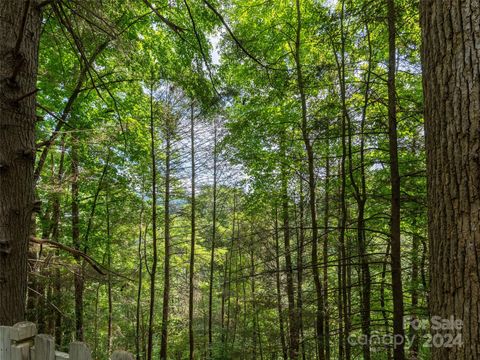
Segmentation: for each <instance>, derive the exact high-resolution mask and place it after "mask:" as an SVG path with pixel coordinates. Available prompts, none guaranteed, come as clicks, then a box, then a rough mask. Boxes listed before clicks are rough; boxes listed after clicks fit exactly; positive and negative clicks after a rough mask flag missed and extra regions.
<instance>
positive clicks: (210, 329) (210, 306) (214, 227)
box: [208, 122, 217, 359]
mask: <svg viewBox="0 0 480 360" xmlns="http://www.w3.org/2000/svg"><path fill="white" fill-rule="evenodd" d="M213 141H214V144H213V212H212V247H211V249H210V279H209V287H208V354H209V358H210V359H211V358H212V343H213V327H212V326H213V324H212V315H213V275H214V265H215V245H216V244H215V240H216V237H217V123H216V122H215V124H214V135H213Z"/></svg>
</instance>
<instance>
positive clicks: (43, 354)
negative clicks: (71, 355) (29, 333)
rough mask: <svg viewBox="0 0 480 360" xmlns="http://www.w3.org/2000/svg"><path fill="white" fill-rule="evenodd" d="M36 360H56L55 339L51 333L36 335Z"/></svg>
mask: <svg viewBox="0 0 480 360" xmlns="http://www.w3.org/2000/svg"><path fill="white" fill-rule="evenodd" d="M35 360H55V340H53V337H52V336H50V335H45V334H40V335H37V336H36V337H35Z"/></svg>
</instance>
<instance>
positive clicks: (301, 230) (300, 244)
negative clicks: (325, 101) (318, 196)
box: [297, 177, 325, 360]
mask: <svg viewBox="0 0 480 360" xmlns="http://www.w3.org/2000/svg"><path fill="white" fill-rule="evenodd" d="M299 183H300V189H299V191H300V199H299V202H300V204H299V205H300V206H299V213H300V214H299V215H300V216H299V226H298V231H297V319H298V330H299V333H300V336H299V338H300V344H301V347H302V359H303V360H306V352H305V336H304V326H303V287H302V286H303V266H304V264H303V254H304V252H305V206H304V205H305V197H304V195H303V179H302V177H299ZM324 309H325V307H324Z"/></svg>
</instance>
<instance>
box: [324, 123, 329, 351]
mask: <svg viewBox="0 0 480 360" xmlns="http://www.w3.org/2000/svg"><path fill="white" fill-rule="evenodd" d="M328 137H329V129H328V124H327V131H326V138H327V144H326V146H327V149H326V151H327V157H326V159H325V210H324V214H323V227H324V235H323V307H324V309H325V359H326V360H330V312H329V301H328V259H329V256H328V246H329V236H328V235H329V232H330V157H329V155H328V154H329V153H330V141H329V140H328Z"/></svg>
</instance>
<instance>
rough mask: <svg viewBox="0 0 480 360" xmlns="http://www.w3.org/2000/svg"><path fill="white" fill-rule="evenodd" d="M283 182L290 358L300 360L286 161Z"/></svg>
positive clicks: (282, 168) (282, 144) (282, 149)
mask: <svg viewBox="0 0 480 360" xmlns="http://www.w3.org/2000/svg"><path fill="white" fill-rule="evenodd" d="M285 146H286V138H285V133H283V135H282V140H281V144H280V148H281V150H280V151H281V153H282V154H283V157H284V158H286V149H285ZM281 177H282V179H281V182H282V185H281V186H282V194H281V197H282V219H283V246H284V250H285V270H286V275H287V298H288V320H289V356H290V359H291V360H294V359H297V358H298V346H299V343H298V320H297V311H296V309H295V288H294V284H293V265H292V255H291V249H290V215H289V197H288V178H287V169H286V165H285V161H282V166H281Z"/></svg>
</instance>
